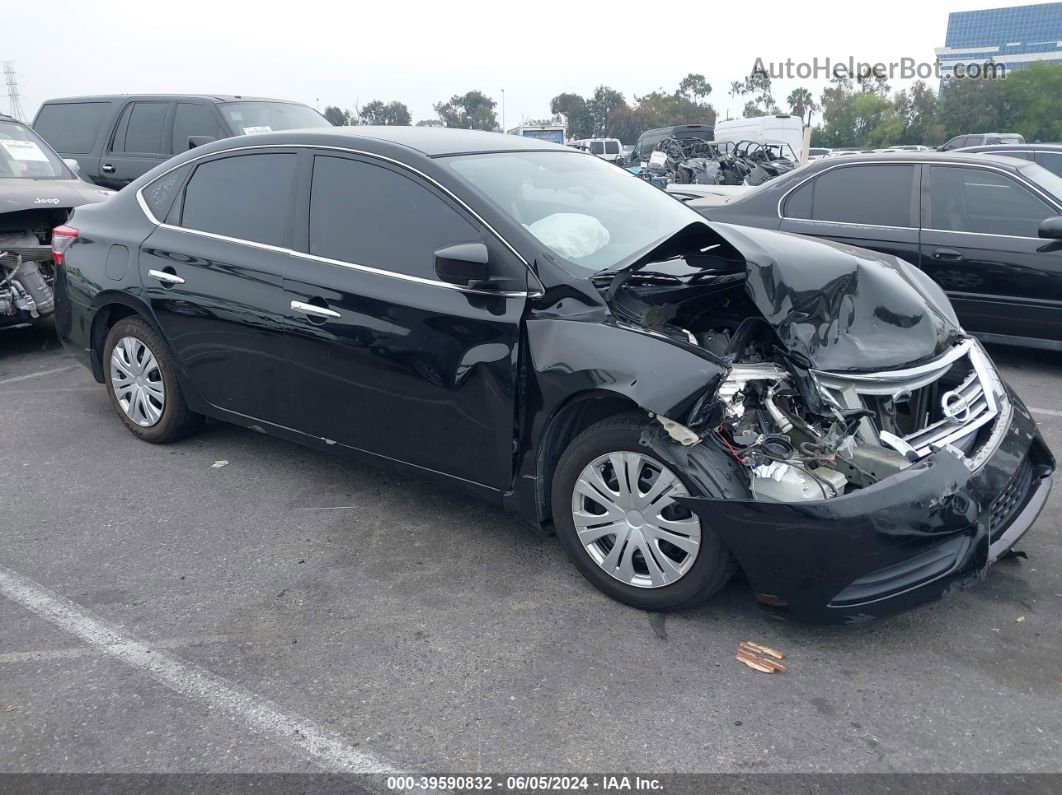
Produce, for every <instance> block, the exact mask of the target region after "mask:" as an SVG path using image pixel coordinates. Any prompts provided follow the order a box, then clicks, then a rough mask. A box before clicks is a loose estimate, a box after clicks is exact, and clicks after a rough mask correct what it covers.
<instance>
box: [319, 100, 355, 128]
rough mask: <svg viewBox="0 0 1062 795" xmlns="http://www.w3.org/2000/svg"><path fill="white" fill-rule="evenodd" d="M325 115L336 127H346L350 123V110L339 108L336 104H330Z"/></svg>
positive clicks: (325, 110)
mask: <svg viewBox="0 0 1062 795" xmlns="http://www.w3.org/2000/svg"><path fill="white" fill-rule="evenodd" d="M324 117H325V118H326V119H328V121H329V123H330V124H334V125H335V126H336V127H346V126H347V125H348V124H350V111H346V110H343V109H342V108H337V107H336V106H335V105H329V106H328V107H326V108H325V109H324Z"/></svg>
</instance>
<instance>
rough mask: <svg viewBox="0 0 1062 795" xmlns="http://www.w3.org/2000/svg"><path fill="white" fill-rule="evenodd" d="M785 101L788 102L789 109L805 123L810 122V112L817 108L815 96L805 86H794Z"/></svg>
mask: <svg viewBox="0 0 1062 795" xmlns="http://www.w3.org/2000/svg"><path fill="white" fill-rule="evenodd" d="M785 101H786V102H787V103H789V108H790V110H791V111H792V112H793V113H794V114H795V115H797V116H799V117H800V119H801V121H803V122H804V124H806V125H807V124H811V114H812V113H814V112H815V111H817V110H818V109H819V106H818V105H816V104H815V97H814V96H812V94H811V92H810V91H808V89H806V88H794V89H793V90H792V91H791V92H790V93H789V96H788V97H786V100H785ZM805 117H806V118H805Z"/></svg>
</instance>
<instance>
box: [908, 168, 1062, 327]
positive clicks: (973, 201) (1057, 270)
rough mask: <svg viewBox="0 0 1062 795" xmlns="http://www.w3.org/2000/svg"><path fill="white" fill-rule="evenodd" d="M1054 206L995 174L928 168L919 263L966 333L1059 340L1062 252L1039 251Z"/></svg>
mask: <svg viewBox="0 0 1062 795" xmlns="http://www.w3.org/2000/svg"><path fill="white" fill-rule="evenodd" d="M1057 214H1058V211H1057V210H1056V209H1055V208H1053V207H1052V206H1051V205H1050V204H1048V203H1047V201H1046V200H1045V199H1043V198H1042V197H1040V196H1039V195H1037V194H1036V193H1034V192H1033V191H1032V190H1031V189H1030V188H1029V187H1028V186H1026V185H1024V184H1023V183H1021V182H1019V181H1018V180H1016V179H1015V178H1013V177H1011V176H1010V175H1008V174H1005V173H1003V172H1000V171H994V170H990V169H984V168H976V167H973V166H932V167H931V168H929V180H928V181H927V185H926V187H925V192H924V195H923V201H922V225H923V228H922V256H921V262H920V265H921V267H922V270H924V271H925V272H926V273H927V274H929V276H930V277H931V278H932V279H933V280H934V281H936V282H937V283H938V284H939V285H940V286H941V287H943V288H944V290H945V291H946V292H947V293H948V297H949V298H950V299H951V302H952V304H954V306H955V310H956V312H957V313H958V315H959V320H960V321H961V322H962V324H963V326H964V327H965V328H966V329H967V330H968V331H973V332H980V333H982V334H995V335H1003V336H1010V337H1027V338H1035V339H1045V340H1053V341H1056V342H1057V341H1062V252H1058V251H1055V252H1041V251H1039V249H1040V248H1042V247H1043V246H1044V245H1045V244H1046V243H1047V242H1048V241H1046V240H1044V239H1042V238H1040V237H1038V236H1037V229H1038V227H1039V225H1040V223H1041V222H1042V221H1043V220H1044V219H1045V218H1049V217H1051V216H1054V215H1057Z"/></svg>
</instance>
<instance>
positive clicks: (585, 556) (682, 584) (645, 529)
mask: <svg viewBox="0 0 1062 795" xmlns="http://www.w3.org/2000/svg"><path fill="white" fill-rule="evenodd" d="M645 425H646V420H645V418H644V417H642V416H635V415H625V416H620V417H614V418H610V419H607V420H604V421H602V422H599V423H597V424H596V425H594V426H592V427H591V428H589V429H587V430H586V431H584V432H583V433H582V434H580V435H579V436H578V437H577V438H576V439H575V441H573V442H572V443H571V445H570V446H569V447H568V449H567V450H565V452H564V455H563V456H562V457H561V461H560V463H559V465H558V466H557V470H556V472H555V474H554V478H553V499H552V503H553V505H552V508H553V522H554V525H555V527H556V530H557V537H558V539H559V540H560V542H561V545H562V546H563V547H564V549H565V551H566V552H567V553H568V556H569V557H570V558H571V559H572V561H573V562H574V563H575V565H576V566H577V567H578V568H579V570H580V571H581V572H582V573H583V575H584V576H585V577H586V578H587V579H588V580H590V582H592V583H593V584H594V585H596V586H597V587H598V588H599V589H601V590H602V591H604V592H605V593H606V594H608V595H609V596H611V597H612V598H614V599H618V600H619V601H621V602H625V603H626V604H629V605H633V606H634V607H639V608H642V609H644V610H653V611H660V610H678V609H685V608H690V607H695V606H697V605H699V604H702V603H703V602H705V601H707V600H708V599H709V598H710V597H711V596H712V595H713V594H714V593H716V592H717V591H718V590H719V589H721V588H722V587H723V585H725V584H726V582H727V580H728V579H730V576H731V575H732V574H733V572H734V564H733V561H732V559H731V557H730V554H729V553H728V552H727V550H726V548H725V547H724V546H723V545H722V543H721V541H720V540H719V538H718V537H717V536H716V535H715V533H713V532H712V531H711V530H710V529H709V528H707V527H705V526H704V525H703V523H702V522H701V520H700V518H699V517H698V516H697V515H696V514H694V513H692V512H691V511H690V510H689V509H688V508H686V507H685V506H683V505H680V504H679V503H678V501H677V499H676V498H678V497H683V496H700V495H699V493H698V492H697V491H696V487H695V486H694V485H693V484H692V482H691V481H689V479H688V478H687V477H686V476H685V475H684V474H683V473H682V472H681V471H677V470H674V469H672V468H671V467H669V466H668V465H667V464H665V463H663V462H662V461H660V460H658V459H657V458H656V457H654V456H653V454H652V453H651V451H650V450H649V449H648V448H647V447H645V446H644V445H642V444H641V434H642V431H643V430H644V428H645Z"/></svg>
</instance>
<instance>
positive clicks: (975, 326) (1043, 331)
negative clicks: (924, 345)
mask: <svg viewBox="0 0 1062 795" xmlns="http://www.w3.org/2000/svg"><path fill="white" fill-rule="evenodd" d="M690 206H691V207H693V208H694V209H696V210H697V211H698V212H700V213H701V214H703V215H705V216H706V217H708V218H710V219H711V220H713V221H722V222H727V223H736V224H749V225H751V226H760V227H765V228H767V229H779V230H781V231H783V232H797V233H799V234H803V235H814V236H816V237H821V238H827V239H829V240H836V241H837V242H839V243H848V244H850V245H853V246H861V247H863V248H869V249H873V250H875V251H880V252H883V253H885V254H894V255H896V256H897V257H900V258H902V259H904V260H906V261H907V262H910V263H911V264H912V265H916V266H918V267H919V268H921V269H922V270H923V271H925V272H926V273H927V274H928V275H929V276H930V278H932V279H933V281H935V282H936V283H937V284H939V285H940V286H941V287H943V288H944V290H945V291H946V292H947V294H948V297H949V298H950V299H951V302H952V304H954V306H955V311H956V312H957V313H958V315H959V320H960V321H961V322H962V324H963V327H964V328H966V330H968V331H971V332H973V333H974V334H976V335H977V336H979V337H981V338H982V339H984V340H988V341H991V342H1000V343H1005V344H1010V345H1025V346H1031V347H1037V348H1049V349H1052V350H1062V242H1060V241H1059V240H1057V239H1055V238H1057V237H1058V236H1059V235H1060V234H1062V218H1060V217H1059V216H1062V177H1059V176H1057V175H1056V174H1052V173H1051V172H1050V171H1048V170H1047V169H1045V168H1043V167H1042V166H1039V165H1037V164H1036V163H1030V162H1027V161H1025V160H1017V159H1015V158H1010V157H997V156H995V155H985V154H974V153H966V152H963V153H959V152H947V153H943V152H902V153H901V152H896V153H889V154H874V155H851V156H850V157H844V158H826V159H823V160H816V161H815V162H813V163H809V164H808V165H806V166H803V167H802V168H798V169H796V170H795V171H792V172H790V173H788V174H783V175H782V176H780V177H777V178H776V179H773V180H771V181H770V182H768V183H767V184H765V185H763V186H762V187H761V188H758V189H753V190H752V191H750V192H748V193H744V194H741V195H740V196H737V197H734V198H729V199H725V198H723V197H720V196H715V197H705V198H700V199H694V200H691V201H690Z"/></svg>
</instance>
